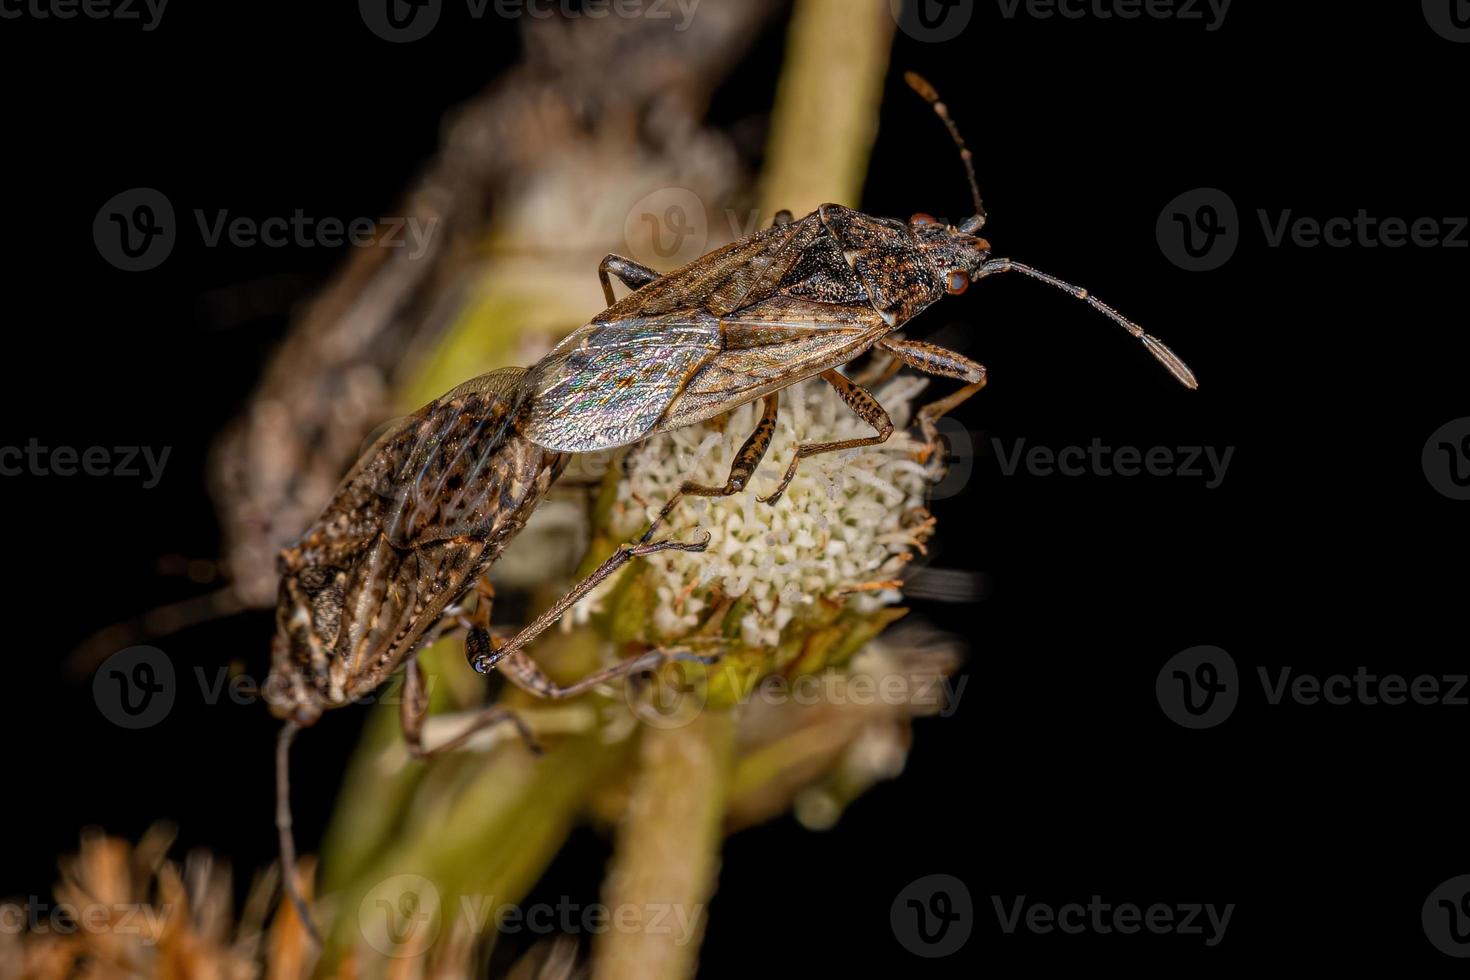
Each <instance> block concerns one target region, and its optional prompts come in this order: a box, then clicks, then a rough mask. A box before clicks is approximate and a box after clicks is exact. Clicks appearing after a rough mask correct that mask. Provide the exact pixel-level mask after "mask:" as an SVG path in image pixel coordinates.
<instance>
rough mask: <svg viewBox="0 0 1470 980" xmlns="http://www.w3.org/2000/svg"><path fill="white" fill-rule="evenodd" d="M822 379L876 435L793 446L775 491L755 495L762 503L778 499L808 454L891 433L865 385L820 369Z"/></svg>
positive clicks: (889, 423)
mask: <svg viewBox="0 0 1470 980" xmlns="http://www.w3.org/2000/svg"><path fill="white" fill-rule="evenodd" d="M822 380H823V381H825V382H827V383H828V384H829V385H831V386H832V387H833V388H835V389H836V390H837V394H838V395H839V396H841V398H842V400H843V401H844V402H846V403H847V407H848V408H850V409H852V410H853V411H854V412H856V413H857V414H858V416H859V417H860V418H861V419H862V420H863V421H864V422H866V423H868V424H869V425H871V426H872V427H873V430H874V432H875V433H876V435H871V436H864V437H862V438H861V439H841V440H838V441H836V442H813V443H805V444H803V445H800V446H797V447H796V455H795V456H794V457H792V460H791V465H790V466H788V467H786V475H785V476H783V477H782V478H781V484H780V486H778V487H776V490H775V492H773V493H772V494H770V495H769V496H766V497H761V498H759V499H760V502H761V503H763V504H774V503H775V502H776V501H778V500H780V499H781V495H782V494H784V493H785V492H786V488H787V487H788V486H790V485H791V481H792V480H793V479H795V478H796V468H797V467H798V466H800V465H801V461H802V460H803V459H806V458H807V457H808V456H818V455H821V454H822V453H833V452H837V451H838V450H841V449H858V448H860V447H862V446H876V445H878V444H879V443H883V442H887V441H888V437H889V436H891V435H893V420H892V419H891V418H889V417H888V413H887V412H885V411H884V410H883V406H882V405H880V404H878V399H876V398H874V397H873V396H872V394H871V393H870V392H869V391H868V390H867V389H866V388H863V387H862V386H861V385H858V384H855V383H854V382H852V381H849V380H848V379H847V378H845V377H843V376H842V375H841V374H839V373H837V372H836V371H823V372H822Z"/></svg>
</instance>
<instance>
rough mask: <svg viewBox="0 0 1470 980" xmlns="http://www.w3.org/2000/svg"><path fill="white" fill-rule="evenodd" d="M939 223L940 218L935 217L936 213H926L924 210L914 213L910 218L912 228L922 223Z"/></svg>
mask: <svg viewBox="0 0 1470 980" xmlns="http://www.w3.org/2000/svg"><path fill="white" fill-rule="evenodd" d="M937 224H939V221H938V219H936V218H935V217H934V215H932V214H925V213H924V212H922V211H920V212H919V213H918V214H916V215H914V216H913V217H912V218H910V219H909V227H910V228H918V227H919V226H920V225H937Z"/></svg>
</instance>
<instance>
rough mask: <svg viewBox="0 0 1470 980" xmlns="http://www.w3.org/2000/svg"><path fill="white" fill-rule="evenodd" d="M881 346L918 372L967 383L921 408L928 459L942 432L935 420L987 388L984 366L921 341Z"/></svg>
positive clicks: (920, 413) (920, 428)
mask: <svg viewBox="0 0 1470 980" xmlns="http://www.w3.org/2000/svg"><path fill="white" fill-rule="evenodd" d="M878 346H879V347H882V348H883V349H884V350H886V351H888V352H889V353H891V354H892V355H893V356H894V357H896V358H898V360H900V361H902V362H903V363H904V364H907V365H908V366H909V367H911V368H913V369H914V370H916V371H923V372H924V373H925V374H937V375H939V376H940V377H942V378H955V379H956V380H959V381H965V382H968V384H966V385H965V386H964V387H963V388H961V389H960V390H959V391H956V392H953V393H951V394H948V395H945V396H944V397H943V398H940V399H937V400H936V401H932V402H930V403H929V404H927V405H925V406H924V407H923V408H921V409H919V415H918V419H919V431H921V432H922V433H924V442H925V444H926V446H927V449H926V451H925V453H924V456H925V459H927V458H928V455H929V453H932V452H934V450H935V449H936V448H938V446H939V429H938V427H937V426H935V424H934V420H935V419H937V418H939V417H940V416H941V415H943V414H944V413H946V412H950V411H953V410H954V409H955V408H956V407H957V406H959V405H960V404H961V403H962V402H964V401H966V400H967V399H969V397H970V396H971V395H973V394H975V392H977V391H979V390H980V389H981V388H984V387H985V365H983V364H980V363H978V362H976V361H972V360H970V359H969V358H968V357H965V356H964V355H962V354H956V353H955V352H954V351H952V350H946V349H945V348H943V347H939V346H936V345H934V344H926V343H924V342H923V341H922V340H889V339H887V338H884V339H883V340H880V341H878Z"/></svg>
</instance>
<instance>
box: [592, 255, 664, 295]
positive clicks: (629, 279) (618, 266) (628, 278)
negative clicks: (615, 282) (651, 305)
mask: <svg viewBox="0 0 1470 980" xmlns="http://www.w3.org/2000/svg"><path fill="white" fill-rule="evenodd" d="M609 273H611V274H612V275H614V276H617V277H618V279H619V280H620V281H621V282H622V284H623V285H624V286H627V287H628V288H629V289H637V288H638V287H640V286H646V285H648V284H649V283H651V282H653V281H654V280H655V279H657V278H658V273H657V272H654V271H653V270H652V269H650V268H649V267H648V266H646V265H640V264H639V263H637V262H634V261H633V260H632V259H629V258H624V257H623V256H621V255H618V254H617V253H616V252H609V253H608V254H607V255H604V256H603V257H602V261H601V262H599V263H597V278H598V279H599V280H601V282H602V293H603V295H604V296H606V297H607V305H608V306H612V305H613V304H614V303H616V302H617V297H615V296H613V288H612V280H611V279H609V278H608V274H609Z"/></svg>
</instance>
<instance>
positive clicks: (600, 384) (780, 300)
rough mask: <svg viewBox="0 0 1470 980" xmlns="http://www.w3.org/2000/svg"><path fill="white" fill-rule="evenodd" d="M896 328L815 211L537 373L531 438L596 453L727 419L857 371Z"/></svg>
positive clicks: (734, 252)
mask: <svg viewBox="0 0 1470 980" xmlns="http://www.w3.org/2000/svg"><path fill="white" fill-rule="evenodd" d="M888 329H889V327H888V325H887V324H885V323H884V322H883V320H882V318H881V317H880V316H879V315H878V314H877V313H876V312H875V311H874V310H873V307H872V304H871V303H870V302H869V301H868V297H867V293H866V292H865V290H864V289H863V287H862V284H861V283H860V282H858V280H857V278H856V276H855V275H854V274H853V272H852V270H851V268H850V267H849V266H848V264H847V261H846V259H845V258H844V257H843V255H842V250H841V248H840V247H839V246H838V244H837V242H836V241H835V239H833V237H832V236H831V234H830V233H829V232H828V230H827V229H826V227H825V225H824V224H823V220H822V214H821V212H820V211H814V212H812V213H811V214H809V215H807V216H806V217H804V218H802V219H801V220H799V221H794V222H791V223H789V224H785V225H777V226H774V227H771V228H767V229H765V230H763V231H761V232H758V233H757V234H755V235H752V236H750V237H749V238H745V239H742V240H740V241H738V242H733V243H731V244H730V245H727V246H725V247H724V248H721V249H717V250H716V251H714V252H711V253H710V254H709V255H706V256H704V257H702V258H699V259H696V260H695V261H694V262H692V263H690V264H689V265H687V266H685V267H684V268H682V269H679V270H677V271H674V272H671V273H669V274H668V275H665V276H661V277H659V278H658V279H655V280H654V281H652V282H650V283H648V284H647V285H645V286H643V287H642V288H640V289H637V290H635V291H634V292H633V293H631V294H630V295H628V296H626V297H624V298H623V299H622V300H621V301H619V302H618V303H615V304H614V305H613V306H611V307H609V308H608V309H607V310H606V311H605V312H603V313H602V314H601V315H600V316H598V317H597V318H596V319H594V320H593V321H592V322H591V323H588V324H587V325H586V326H584V327H582V328H581V329H579V330H577V331H576V332H575V333H573V334H572V335H571V336H570V337H568V338H567V339H566V340H564V341H563V342H562V343H561V344H560V345H558V346H557V348H556V349H555V350H554V351H552V352H551V354H549V355H547V357H546V358H544V359H543V360H542V361H541V363H540V364H538V365H537V366H536V368H534V369H533V370H534V372H535V378H534V379H532V382H531V385H530V387H531V388H532V390H533V391H534V392H535V400H534V403H533V404H532V406H531V409H530V412H529V419H528V421H527V423H526V424H525V426H524V428H523V432H524V434H525V435H526V436H527V438H530V439H532V440H533V441H535V442H536V443H538V444H539V445H541V446H544V447H546V448H547V449H552V450H557V451H561V452H589V451H593V450H597V449H608V448H612V447H614V446H621V445H626V444H628V443H630V442H635V441H637V440H638V439H641V438H643V437H644V436H646V435H648V434H649V433H650V432H655V431H663V430H666V429H670V428H676V427H678V426H680V425H687V424H689V423H691V422H695V421H700V420H702V419H706V418H710V417H712V416H714V415H718V414H720V413H722V412H726V411H729V410H730V409H732V408H736V407H738V406H740V405H743V404H744V403H746V402H748V401H751V400H752V399H754V398H757V397H759V396H760V395H761V394H763V393H765V392H767V391H771V390H774V389H776V388H780V387H783V386H784V385H788V384H791V383H793V382H795V381H799V380H801V379H802V378H805V377H809V376H811V375H814V374H817V373H820V372H821V371H823V370H826V369H827V368H829V367H832V366H833V365H835V364H840V363H842V362H843V361H845V360H847V359H849V358H850V357H851V356H852V355H853V353H855V352H856V351H857V350H861V349H862V348H863V347H864V346H865V345H870V344H871V342H872V340H873V339H874V337H875V335H876V336H882V334H883V333H885V332H887V330H888Z"/></svg>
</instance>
